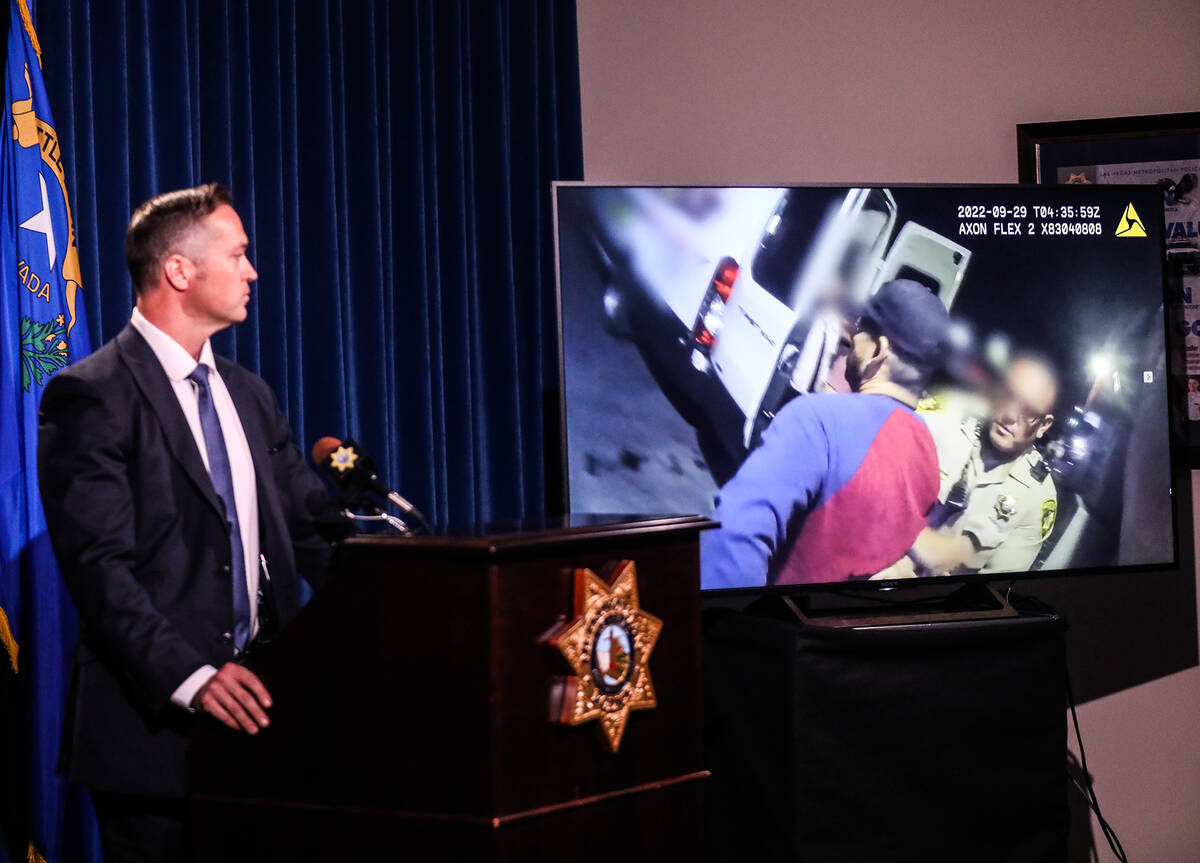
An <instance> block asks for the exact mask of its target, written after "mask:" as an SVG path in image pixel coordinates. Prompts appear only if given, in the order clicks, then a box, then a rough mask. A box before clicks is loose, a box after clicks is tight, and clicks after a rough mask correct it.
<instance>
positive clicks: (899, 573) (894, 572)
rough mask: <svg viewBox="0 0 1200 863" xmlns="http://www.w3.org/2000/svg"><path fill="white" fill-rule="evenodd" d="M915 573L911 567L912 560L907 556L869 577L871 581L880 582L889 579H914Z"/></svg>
mask: <svg viewBox="0 0 1200 863" xmlns="http://www.w3.org/2000/svg"><path fill="white" fill-rule="evenodd" d="M916 577H917V573H916V570H915V569H914V567H913V562H912V559H911V558H909V557H908V556H907V555H906V556H904V557H902V558H900V559H899V560H898V561H896V562H895V563H893V564H892V565H891V566H889V567H888V568H887V569H883V570H880V571H879V572H877V573H875V574H874V575H872V576H871V578H870V580H871V581H882V580H884V579H890V578H916Z"/></svg>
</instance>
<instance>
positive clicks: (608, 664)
mask: <svg viewBox="0 0 1200 863" xmlns="http://www.w3.org/2000/svg"><path fill="white" fill-rule="evenodd" d="M575 614H576V619H575V620H574V621H573V622H572V623H570V624H568V625H567V627H566V628H565V629H563V630H562V631H560V632H559V633H558V634H557V635H555V636H553V637H552V638H551V639H550V643H551V644H552V645H553V646H554V647H556V648H558V650H559V651H560V652H561V653H562V655H563V656H565V657H566V659H567V662H569V663H570V664H571V668H572V669H573V670H574V672H575V674H574V675H573V676H572V677H569V678H567V687H566V693H565V695H564V698H563V705H562V711H561V713H560V716H559V721H561V722H564V723H566V724H567V725H579V724H580V723H583V722H590V721H591V720H593V719H598V720H600V728H601V729H602V730H603V732H604V742H605V744H606V745H607V746H608V749H609V751H611V752H616V751H617V749H618V748H619V747H620V745H621V737H622V735H624V733H625V723H626V722H627V721H628V719H629V711H631V710H649V709H650V708H653V707H657V706H658V701H657V699H656V698H655V694H654V683H653V681H651V679H650V667H649V662H650V653H651V651H653V650H654V644H655V642H656V641H658V634H659V632H660V631H661V630H662V621H661V620H659V619H658V618H657V617H655V616H654V615H652V614H647V613H646V612H644V611H642V609H641V606H640V605H639V603H638V590H637V569H636V567H635V566H634V563H633V561H632V560H623V561H621V562H620V563H618V564H617V565H616V567H615V568H614V569H613V572H612V575H611V576H610V577H609V578H608V580H607V581H605V580H604V579H602V578H600V577H599V576H598V575H596V573H594V572H592V571H591V570H590V569H577V570H575Z"/></svg>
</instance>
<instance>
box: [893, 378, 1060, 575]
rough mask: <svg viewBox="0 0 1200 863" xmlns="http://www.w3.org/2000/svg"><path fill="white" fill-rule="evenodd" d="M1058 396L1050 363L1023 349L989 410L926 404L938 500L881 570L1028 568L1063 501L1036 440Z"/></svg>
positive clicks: (938, 571) (933, 571) (920, 571)
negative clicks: (905, 551)
mask: <svg viewBox="0 0 1200 863" xmlns="http://www.w3.org/2000/svg"><path fill="white" fill-rule="evenodd" d="M1057 397H1058V376H1057V373H1056V372H1055V370H1054V368H1053V367H1052V366H1051V365H1050V363H1049V362H1048V361H1047V360H1045V359H1043V358H1041V357H1037V356H1034V355H1020V356H1017V357H1016V358H1014V359H1013V361H1012V362H1011V363H1010V364H1009V367H1008V369H1007V370H1006V372H1005V375H1004V379H1003V381H1002V382H1001V385H1000V387H999V389H998V392H997V395H996V398H995V401H994V404H993V407H992V412H991V417H990V418H985V419H981V418H979V416H978V415H977V414H975V413H972V412H970V411H967V410H964V409H963V408H962V407H961V406H957V408H956V407H947V406H945V405H935V406H934V407H933V409H932V410H928V411H926V412H923V413H922V416H923V418H924V419H925V421H926V423H927V424H928V426H929V431H930V433H931V434H932V436H933V441H934V445H935V446H936V447H937V453H938V468H939V471H940V474H941V486H940V488H939V491H938V503H937V504H936V505H935V507H934V509H933V511H932V512H931V513H930V516H929V525H928V526H927V527H926V528H924V529H923V530H922V531H921V533H920V535H919V536H918V537H917V539H916V541H915V542H914V544H913V548H912V550H911V551H910V552H909V555H908V558H905V559H903V560H901V561H899V562H898V563H897V564H896V565H895V566H893V567H890V568H889V569H887V570H884V571H883V572H881V573H879V574H878V575H877V576H876V578H901V577H904V576H908V575H916V574H921V575H945V574H960V573H970V572H1022V571H1026V570H1028V569H1029V567H1030V566H1031V565H1032V564H1033V561H1034V559H1035V558H1036V557H1037V555H1038V552H1039V551H1040V550H1041V547H1042V543H1043V542H1044V541H1045V540H1046V537H1048V536H1049V535H1050V531H1051V530H1053V529H1054V519H1055V515H1056V514H1057V511H1058V496H1057V492H1056V491H1055V488H1054V480H1053V479H1052V478H1051V476H1050V468H1049V465H1047V463H1046V461H1045V459H1043V458H1042V455H1041V453H1039V452H1038V451H1037V450H1036V449H1035V448H1034V444H1035V443H1036V442H1037V441H1038V440H1039V439H1040V438H1041V437H1042V436H1043V435H1045V434H1046V432H1047V431H1049V430H1050V427H1051V425H1053V423H1054V414H1053V410H1054V402H1055V400H1056V399H1057Z"/></svg>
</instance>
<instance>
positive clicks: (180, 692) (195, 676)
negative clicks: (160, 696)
mask: <svg viewBox="0 0 1200 863" xmlns="http://www.w3.org/2000/svg"><path fill="white" fill-rule="evenodd" d="M216 673H217V669H216V668H214V667H213V666H211V665H201V666H200V667H199V668H197V669H196V670H195V671H193V672H192V673H191V674H189V675H188V676H187V679H186V680H184V681H183V683H181V684H179V686H178V688H176V690H175V691H174V692H172V693H171V701H172V702H174V703H175V704H178V705H179V706H180V707H182V708H183V709H184V710H192V699H193V698H195V697H196V693H197V692H199V691H200V687H201V686H203V685H204V684H206V683H208V681H209V680H211V679H212V676H213V675H214V674H216Z"/></svg>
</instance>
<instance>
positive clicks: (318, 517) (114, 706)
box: [38, 184, 336, 863]
mask: <svg viewBox="0 0 1200 863" xmlns="http://www.w3.org/2000/svg"><path fill="white" fill-rule="evenodd" d="M246 245H247V238H246V234H245V231H244V230H243V228H242V223H241V220H240V219H239V218H238V215H237V212H236V211H235V210H234V209H233V207H232V205H231V203H230V198H229V193H228V191H227V190H225V189H224V187H222V186H220V185H216V184H211V185H207V186H201V187H199V188H196V189H184V190H181V191H177V192H169V193H167V194H164V195H160V196H158V197H155V198H153V199H151V200H149V201H147V202H146V203H145V204H143V205H142V206H141V207H139V208H138V210H137V212H135V213H134V215H133V218H132V220H131V222H130V225H129V230H128V233H127V234H126V241H125V255H126V259H127V260H128V263H129V268H130V273H131V274H132V277H133V282H134V285H135V289H136V292H137V305H136V308H135V309H134V312H133V316H132V320H131V321H130V324H129V325H128V326H127V327H125V329H124V330H123V331H122V332H121V333H120V334H119V335H118V336H117V337H116V338H115V339H113V340H112V341H110V342H109V343H108V344H106V345H104V347H102V348H101V349H100V350H98V351H96V352H95V353H94V354H92V355H91V356H89V357H87V358H86V359H84V360H82V361H80V362H78V363H76V364H75V365H73V366H71V367H70V368H67V369H65V370H64V371H62V372H60V373H59V374H58V375H56V376H55V377H54V378H53V379H52V380H51V381H50V383H49V385H48V386H47V387H46V392H45V395H44V396H43V399H42V404H41V415H40V427H39V436H38V473H39V480H40V485H41V493H42V502H43V506H44V508H45V512H46V522H47V525H48V527H49V533H50V538H51V541H52V543H53V545H54V551H55V554H56V555H57V557H58V562H59V566H60V567H61V569H62V573H63V577H64V578H65V579H66V581H67V585H68V587H69V589H70V592H71V596H72V597H73V599H74V601H75V605H76V607H77V609H78V611H79V616H80V621H81V622H80V636H79V647H78V650H77V653H76V657H75V666H74V669H73V673H72V680H71V687H70V694H69V699H68V705H67V715H66V721H65V725H64V733H63V751H62V766H63V767H65V769H66V771H67V773H68V776H69V778H70V779H71V781H73V782H76V783H78V784H82V785H86V786H87V787H89V788H90V789H91V790H92V797H93V800H94V801H95V804H96V812H97V815H98V817H99V819H100V827H101V839H102V843H103V845H104V852H105V858H106V861H107V863H114V861H117V860H125V859H138V860H144V859H152V860H157V859H186V855H187V845H188V841H187V837H186V830H185V825H184V818H183V815H184V794H185V775H184V774H185V745H186V740H187V735H188V731H189V729H190V727H191V725H192V723H193V722H194V721H195V714H197V713H208V714H211V715H212V716H213V717H215V718H216V719H218V720H219V721H221V722H223V723H224V724H226V725H228V726H229V727H231V728H234V729H240V730H242V731H244V732H245V733H247V734H256V733H258V731H259V729H260V728H265V727H266V726H267V725H268V724H269V722H270V719H269V715H268V714H269V710H270V707H271V696H270V694H269V693H268V692H267V689H266V687H265V686H264V685H263V683H262V681H260V680H259V679H258V678H257V677H256V676H255V675H254V674H253V673H252V672H251V671H249V670H248V669H246V668H245V667H243V666H242V665H241V664H239V662H238V659H239V656H240V655H241V654H243V653H244V652H245V651H246V650H247V649H253V648H254V646H255V645H256V644H257V643H260V642H262V641H264V640H266V639H269V638H270V636H272V635H273V634H274V633H275V632H276V631H277V629H278V628H279V627H280V626H282V625H283V624H285V623H286V622H287V621H288V620H289V619H290V618H291V617H292V616H294V615H295V614H296V612H297V611H298V610H299V604H300V594H299V582H298V577H299V576H301V575H303V577H304V578H305V579H306V580H308V581H309V582H310V583H311V584H313V585H314V586H319V585H320V583H321V582H322V580H323V579H324V577H325V572H326V567H327V564H328V558H329V553H330V546H329V544H328V542H327V541H326V539H325V538H324V537H323V535H322V534H323V531H321V530H320V529H319V528H320V527H321V526H322V525H323V524H325V525H328V524H329V523H330V522H331V520H334V519H335V518H336V517H335V516H334V517H333V519H331V515H332V509H333V508H332V505H331V503H330V501H329V499H328V497H327V496H326V495H325V492H324V488H323V486H322V484H321V482H320V480H319V479H318V478H317V477H316V475H315V474H314V473H313V472H312V471H311V470H310V469H309V468H308V467H307V466H306V465H305V463H304V460H303V458H302V456H301V454H300V451H299V450H298V449H297V447H296V445H295V444H294V443H293V442H292V437H291V429H290V427H289V425H288V423H287V420H286V419H285V418H284V416H283V415H282V414H281V413H280V411H279V407H278V405H277V403H276V400H275V397H274V395H273V393H272V392H271V389H270V388H269V387H268V385H267V384H266V383H265V382H264V381H263V380H261V379H260V378H259V377H257V376H256V375H254V374H252V373H251V372H249V371H247V370H246V369H243V368H241V367H240V366H238V365H235V364H234V363H231V362H229V361H227V360H225V359H223V358H215V357H214V356H213V353H212V348H211V346H210V344H209V338H210V337H211V336H212V335H213V334H214V333H216V332H218V331H220V330H222V329H224V328H225V327H227V326H229V325H231V324H234V323H237V322H239V321H242V320H244V319H245V318H246V303H247V302H248V301H249V299H250V283H251V282H252V281H254V280H255V279H256V278H257V273H256V272H255V270H254V267H253V266H252V265H251V263H250V261H249V259H248V258H247V257H246Z"/></svg>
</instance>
